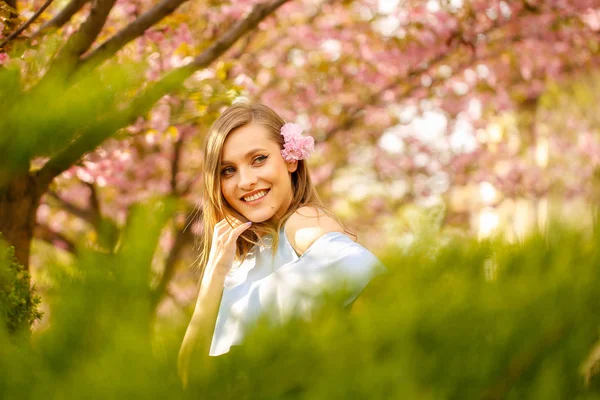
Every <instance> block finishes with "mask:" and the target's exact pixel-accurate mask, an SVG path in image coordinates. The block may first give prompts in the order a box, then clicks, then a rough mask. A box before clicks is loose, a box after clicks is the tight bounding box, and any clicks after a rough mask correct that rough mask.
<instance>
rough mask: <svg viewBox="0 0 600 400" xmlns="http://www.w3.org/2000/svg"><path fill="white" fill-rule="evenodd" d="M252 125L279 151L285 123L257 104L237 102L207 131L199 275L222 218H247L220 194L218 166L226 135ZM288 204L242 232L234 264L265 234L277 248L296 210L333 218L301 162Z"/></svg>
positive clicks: (303, 163)
mask: <svg viewBox="0 0 600 400" xmlns="http://www.w3.org/2000/svg"><path fill="white" fill-rule="evenodd" d="M252 122H255V123H259V124H261V125H262V126H264V127H265V128H266V129H267V131H268V132H269V134H270V135H271V138H272V139H273V140H274V141H275V142H276V143H278V144H279V146H280V148H281V149H283V144H284V141H283V136H282V135H281V127H282V126H283V125H284V124H285V121H284V120H283V119H282V118H281V117H280V116H279V115H278V114H277V113H276V112H275V111H273V110H272V109H271V108H269V107H267V106H265V105H263V104H258V103H248V102H240V103H235V104H233V105H232V106H230V107H229V108H227V109H226V110H225V111H224V112H223V113H222V114H221V115H220V116H219V117H218V118H217V119H216V120H215V122H214V123H213V124H212V126H211V127H210V129H209V131H208V135H207V138H206V142H205V146H204V169H203V174H204V193H203V204H202V220H203V231H202V233H201V240H200V251H201V253H200V263H199V267H200V269H201V272H202V273H203V272H204V269H205V267H206V264H207V263H208V257H209V254H210V248H211V245H212V239H213V229H214V227H215V225H216V224H217V223H218V222H219V221H220V220H222V219H224V218H225V219H226V220H227V221H228V222H229V224H230V225H232V223H231V217H235V218H237V219H239V220H241V221H247V219H246V218H245V217H244V216H243V215H241V214H240V213H238V212H237V211H236V210H234V209H233V207H231V206H230V205H229V204H228V203H227V201H226V200H225V198H224V197H223V194H222V191H221V179H220V166H221V158H222V152H223V145H224V143H225V139H226V138H227V136H228V135H229V134H230V133H231V132H233V131H234V130H236V129H238V128H241V127H243V126H246V125H248V124H250V123H252ZM291 179H292V201H291V203H290V206H289V208H288V209H287V211H286V212H285V213H284V214H283V216H282V217H281V218H279V219H278V220H277V221H276V222H273V221H271V222H270V221H269V220H267V221H265V222H261V223H253V224H252V226H251V227H250V228H248V229H247V230H246V231H244V232H243V233H242V235H241V236H240V238H239V239H238V241H237V248H236V261H241V260H243V259H244V258H245V257H246V255H247V254H248V252H249V251H250V249H251V248H252V247H253V245H255V244H257V243H258V241H259V239H260V238H261V237H263V236H264V235H266V234H271V236H272V237H273V247H272V248H273V249H274V250H276V249H277V245H278V238H279V235H278V234H277V233H278V232H279V230H280V229H281V227H282V226H283V224H284V223H285V221H287V219H288V218H289V217H290V216H291V215H292V214H293V213H294V212H295V211H296V210H297V209H298V208H300V207H303V206H313V207H316V208H318V209H320V210H322V211H324V212H325V213H327V214H328V215H331V216H332V217H334V218H336V220H337V217H335V215H333V213H331V212H330V211H329V210H327V209H326V208H325V207H324V205H323V203H322V202H321V200H320V199H319V196H318V195H317V191H316V190H315V187H314V186H313V184H312V182H311V179H310V174H309V172H308V168H307V166H306V163H305V161H304V160H300V161H298V168H297V169H296V171H294V172H292V176H291Z"/></svg>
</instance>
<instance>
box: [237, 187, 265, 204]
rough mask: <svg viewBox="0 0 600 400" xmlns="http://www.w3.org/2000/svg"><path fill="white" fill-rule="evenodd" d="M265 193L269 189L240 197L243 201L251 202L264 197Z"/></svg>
mask: <svg viewBox="0 0 600 400" xmlns="http://www.w3.org/2000/svg"><path fill="white" fill-rule="evenodd" d="M267 193H269V189H265V190H261V191H260V192H258V193H255V194H253V195H252V196H246V197H242V200H243V201H245V202H246V203H251V202H253V201H256V200H258V199H262V198H263V197H265V196H266V195H267Z"/></svg>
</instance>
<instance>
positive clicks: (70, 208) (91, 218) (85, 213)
mask: <svg viewBox="0 0 600 400" xmlns="http://www.w3.org/2000/svg"><path fill="white" fill-rule="evenodd" d="M48 195H49V196H50V197H52V199H54V201H56V202H57V203H58V206H59V207H60V208H62V209H63V210H65V211H67V212H68V213H69V214H72V215H74V216H76V217H79V218H81V219H82V220H84V221H86V222H88V223H90V224H91V225H93V226H96V223H97V220H98V214H96V213H95V211H93V210H86V209H84V208H81V207H78V206H76V205H75V204H73V203H70V202H68V201H66V200H65V199H63V198H62V197H60V196H59V195H58V193H56V192H55V191H52V190H50V191H48Z"/></svg>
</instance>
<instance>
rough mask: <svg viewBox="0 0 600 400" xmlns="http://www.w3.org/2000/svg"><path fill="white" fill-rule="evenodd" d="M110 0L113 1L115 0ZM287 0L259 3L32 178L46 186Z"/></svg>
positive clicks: (101, 122)
mask: <svg viewBox="0 0 600 400" xmlns="http://www.w3.org/2000/svg"><path fill="white" fill-rule="evenodd" d="M111 1H112V2H114V0H111ZM286 1H287V0H274V1H272V2H270V3H262V4H258V5H256V6H254V8H253V9H252V11H251V12H250V14H248V16H247V17H246V18H245V19H243V20H241V21H238V22H237V23H235V24H234V25H233V26H232V27H231V28H230V29H229V30H228V31H227V32H226V33H225V34H224V35H223V36H222V37H221V38H220V39H218V40H217V41H216V42H214V43H213V44H212V45H211V46H210V47H208V48H207V49H206V50H205V51H204V52H202V53H201V54H200V55H198V56H197V57H196V58H195V59H194V60H193V61H192V62H190V63H189V64H187V65H185V66H183V67H180V68H177V69H175V70H173V71H171V72H169V73H167V74H166V75H165V76H163V77H162V78H161V79H160V80H159V81H157V82H155V83H154V84H151V85H149V87H148V88H146V89H145V90H144V91H142V92H141V93H140V94H139V95H138V96H137V97H136V98H134V99H133V100H132V101H131V103H130V106H129V107H127V108H126V109H125V110H123V111H120V112H119V113H118V114H116V115H113V116H112V117H109V118H107V119H105V120H103V121H100V122H98V123H96V124H94V125H93V126H91V127H90V128H89V129H88V130H87V131H85V132H82V133H81V134H80V135H79V137H78V138H77V139H75V140H74V141H73V142H72V143H71V144H70V145H69V146H67V147H66V148H65V149H63V150H62V151H60V152H59V153H57V154H56V155H55V156H54V157H52V158H51V159H50V160H49V161H48V162H47V163H46V164H45V165H44V166H43V167H42V168H41V169H40V170H39V171H38V172H37V173H36V174H35V179H36V180H37V183H38V185H39V187H40V188H45V187H47V185H49V184H50V182H51V181H52V180H53V179H54V177H56V176H57V175H59V174H61V173H62V172H64V171H65V170H67V169H68V168H69V167H70V166H71V165H72V164H73V163H74V162H76V161H77V160H78V159H79V158H80V157H81V156H83V155H84V154H85V153H87V152H88V151H90V150H92V149H95V148H96V147H97V146H99V145H100V144H101V143H102V142H103V141H104V140H105V139H106V138H108V137H110V136H111V135H112V134H113V133H114V132H116V131H117V130H118V129H119V128H122V127H124V126H127V125H129V124H131V123H133V122H134V121H135V119H136V118H137V117H138V116H139V115H143V114H144V113H146V112H148V111H149V110H150V109H151V108H152V106H153V105H154V103H156V102H157V101H158V100H159V99H160V98H161V97H162V96H164V95H165V94H167V93H169V92H172V91H174V90H176V89H178V88H179V87H180V86H181V85H182V84H183V82H184V81H185V80H186V79H187V78H188V77H189V76H190V75H192V74H193V73H194V72H195V71H196V70H198V69H200V68H205V67H207V66H208V65H210V64H211V63H212V62H213V61H214V60H215V59H217V58H218V57H219V56H221V55H222V54H223V53H224V52H225V51H227V50H228V49H229V48H230V47H231V46H232V45H233V44H234V43H235V42H236V41H237V40H239V39H240V38H241V37H242V36H243V35H245V34H246V33H247V32H248V31H250V30H251V29H253V28H255V27H256V26H257V25H258V24H259V22H260V21H262V20H263V19H265V18H266V17H267V16H269V15H270V14H271V13H273V12H274V11H275V10H277V8H279V7H280V6H281V5H282V4H284V3H285V2H286Z"/></svg>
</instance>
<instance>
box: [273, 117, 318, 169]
mask: <svg viewBox="0 0 600 400" xmlns="http://www.w3.org/2000/svg"><path fill="white" fill-rule="evenodd" d="M281 134H282V135H283V141H284V144H283V150H281V155H282V156H283V159H284V160H285V161H287V162H292V161H297V160H305V159H307V158H308V156H310V153H312V152H313V151H314V150H315V140H314V139H313V138H312V137H311V136H302V128H301V127H300V125H298V124H294V123H292V122H288V123H287V124H285V125H283V127H281Z"/></svg>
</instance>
